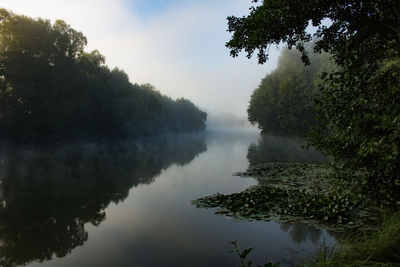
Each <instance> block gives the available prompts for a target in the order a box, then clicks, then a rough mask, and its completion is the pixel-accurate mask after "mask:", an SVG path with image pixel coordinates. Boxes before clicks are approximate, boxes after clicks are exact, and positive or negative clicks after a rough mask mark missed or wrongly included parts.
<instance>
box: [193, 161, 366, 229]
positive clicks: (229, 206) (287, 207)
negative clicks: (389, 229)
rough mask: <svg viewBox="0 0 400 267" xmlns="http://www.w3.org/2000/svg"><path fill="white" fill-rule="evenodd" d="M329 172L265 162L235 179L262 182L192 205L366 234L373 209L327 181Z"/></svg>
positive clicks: (245, 216) (247, 217) (233, 214)
mask: <svg viewBox="0 0 400 267" xmlns="http://www.w3.org/2000/svg"><path fill="white" fill-rule="evenodd" d="M328 172H329V169H328V167H326V166H321V165H313V164H305V163H263V164H257V165H253V166H250V167H249V168H248V169H247V170H246V171H244V172H238V173H236V174H235V175H239V176H251V177H254V178H256V179H257V180H258V181H259V184H258V185H255V186H252V187H250V188H248V189H246V190H244V191H243V192H240V193H234V194H229V195H222V194H216V195H212V196H208V197H203V198H199V199H197V200H194V201H192V204H194V205H196V206H197V207H198V208H217V210H216V214H223V215H226V216H230V217H233V218H235V219H236V220H239V221H241V220H264V221H269V220H274V221H279V222H303V223H307V224H312V225H314V226H317V227H319V228H326V229H331V230H335V231H345V230H348V229H355V228H357V229H367V228H369V225H371V218H373V216H371V209H369V208H366V205H365V202H363V201H362V196H360V195H358V194H354V192H353V190H352V188H349V187H347V188H346V187H341V186H338V185H337V184H335V183H334V182H333V181H331V180H330V179H328V178H327V177H328V176H327V174H328Z"/></svg>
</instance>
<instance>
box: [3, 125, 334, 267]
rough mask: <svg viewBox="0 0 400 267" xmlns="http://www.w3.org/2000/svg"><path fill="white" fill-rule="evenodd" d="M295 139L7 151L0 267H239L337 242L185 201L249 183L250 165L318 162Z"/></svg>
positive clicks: (205, 136) (303, 228) (235, 136)
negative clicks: (235, 248)
mask: <svg viewBox="0 0 400 267" xmlns="http://www.w3.org/2000/svg"><path fill="white" fill-rule="evenodd" d="M302 145H303V141H302V140H301V139H296V138H284V137H273V136H268V137H265V138H264V139H260V135H259V133H258V132H256V131H253V130H231V131H223V130H219V131H218V130H214V131H206V132H204V133H200V134H192V135H169V136H168V135H167V136H163V137H159V138H146V139H143V140H141V141H140V142H139V141H125V142H115V143H108V144H81V145H70V146H58V147H57V148H50V147H47V148H40V149H38V148H32V147H31V148H27V147H21V146H20V147H15V146H7V145H3V146H2V150H1V154H0V181H1V184H0V200H1V203H0V204H1V205H0V253H1V262H0V263H1V264H0V265H7V264H8V265H11V266H14V265H16V266H18V265H28V266H164V267H165V266H238V265H239V258H238V257H237V256H235V255H233V254H231V253H230V252H229V251H230V250H232V245H231V244H229V242H230V241H233V240H237V242H238V243H239V245H240V247H241V248H242V249H244V248H248V247H255V250H254V251H252V252H251V253H250V255H249V257H248V259H251V260H252V261H253V264H261V263H265V262H268V261H270V260H272V261H281V262H282V264H283V266H284V265H285V264H287V263H285V262H286V261H289V262H290V261H292V260H293V257H296V256H305V255H307V254H308V253H312V252H313V251H315V250H316V248H317V247H318V246H319V245H321V244H322V243H323V242H325V243H330V242H333V241H334V237H333V236H334V233H331V232H328V231H325V230H320V229H316V228H314V227H312V226H308V225H304V224H300V223H283V224H279V223H276V222H272V221H270V222H265V221H253V222H236V221H235V220H233V219H231V218H227V217H225V216H221V215H215V214H214V210H213V209H198V208H196V207H195V206H193V205H191V204H190V202H191V200H194V199H196V198H199V197H204V196H207V195H211V194H215V193H233V192H239V191H242V190H244V189H246V188H247V187H249V186H251V185H255V184H257V181H256V180H255V179H253V178H242V177H237V176H233V175H232V174H233V173H235V172H237V171H241V170H244V169H246V167H247V166H248V164H249V162H252V163H256V162H260V161H264V160H267V161H288V162H296V161H298V162H310V163H321V162H324V161H325V159H323V158H322V157H321V155H319V154H318V153H317V152H315V151H312V150H309V151H304V150H302V149H301V146H302Z"/></svg>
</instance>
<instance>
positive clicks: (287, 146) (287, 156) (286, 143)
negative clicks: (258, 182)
mask: <svg viewBox="0 0 400 267" xmlns="http://www.w3.org/2000/svg"><path fill="white" fill-rule="evenodd" d="M306 145H307V143H306V142H305V140H304V139H303V138H300V137H282V136H272V135H265V136H262V137H260V139H259V140H258V142H257V144H255V143H253V144H251V145H250V146H249V148H248V153H247V158H248V160H249V162H250V164H257V163H263V162H301V163H314V164H321V163H326V162H327V161H328V159H327V158H326V157H324V156H323V155H322V154H321V153H319V152H318V151H316V150H315V149H313V148H308V149H307V148H305V146H306Z"/></svg>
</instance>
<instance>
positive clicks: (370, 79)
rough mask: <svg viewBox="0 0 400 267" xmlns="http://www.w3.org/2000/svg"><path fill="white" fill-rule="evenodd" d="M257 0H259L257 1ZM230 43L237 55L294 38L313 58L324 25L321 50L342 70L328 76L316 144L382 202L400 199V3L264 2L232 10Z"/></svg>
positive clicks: (341, 173)
mask: <svg viewBox="0 0 400 267" xmlns="http://www.w3.org/2000/svg"><path fill="white" fill-rule="evenodd" d="M253 2H255V3H257V2H258V1H257V0H256V1H253ZM228 23H229V29H228V30H229V31H230V32H233V36H232V39H231V41H229V42H228V43H227V47H228V48H230V49H231V55H232V56H237V55H238V53H239V52H240V51H241V50H245V51H246V52H247V53H248V57H250V56H251V55H252V54H253V52H254V51H255V50H258V51H259V53H258V58H259V62H260V63H264V62H265V61H266V59H267V58H268V48H269V47H270V46H271V45H274V44H279V43H280V42H282V41H283V42H286V43H287V44H288V46H289V48H290V47H292V46H296V47H297V49H298V50H300V52H301V53H302V55H303V56H302V59H303V62H305V63H306V64H308V63H309V57H308V55H307V51H306V49H305V43H307V42H309V41H311V39H312V36H311V35H310V34H309V33H307V32H306V28H307V26H308V25H309V24H310V23H311V24H312V25H313V26H315V27H317V29H318V30H317V32H316V34H315V35H316V36H317V37H319V38H320V39H319V40H318V41H317V42H316V45H315V50H316V51H322V50H324V51H327V52H329V53H331V54H332V56H333V59H334V61H335V63H336V64H337V65H338V67H339V71H336V72H330V73H328V74H327V75H325V76H324V82H323V83H322V88H321V91H322V96H321V98H320V100H319V103H318V106H317V108H316V110H317V114H318V115H319V122H320V123H319V124H318V125H317V126H316V127H315V129H314V131H313V132H312V134H311V135H310V138H309V140H310V142H311V144H313V145H315V146H316V147H317V148H319V149H320V150H322V151H324V152H325V153H327V154H329V155H332V156H333V157H334V161H335V168H336V174H337V178H339V179H345V180H354V181H357V182H358V183H359V185H360V187H362V188H364V189H365V192H366V193H367V194H369V195H371V194H372V195H375V196H376V199H377V200H379V201H380V203H381V205H382V206H395V207H398V205H399V204H400V202H399V199H400V181H399V178H398V177H399V174H400V167H399V166H400V154H399V150H400V108H399V107H400V94H399V84H400V76H399V71H400V60H399V57H400V3H399V1H393V0H374V1H354V0H340V1H325V0H324V1H320V0H307V1H292V0H290V1H289V0H271V1H262V2H261V3H259V4H257V5H256V6H254V7H252V8H251V12H250V15H249V16H247V17H242V18H237V17H229V18H228Z"/></svg>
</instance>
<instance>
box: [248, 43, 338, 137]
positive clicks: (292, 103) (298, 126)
mask: <svg viewBox="0 0 400 267" xmlns="http://www.w3.org/2000/svg"><path fill="white" fill-rule="evenodd" d="M310 48H311V49H312V47H311V46H310V47H309V48H308V50H310ZM311 53H312V51H311ZM311 62H312V64H311V65H310V66H303V64H302V62H301V60H300V55H299V53H297V51H293V50H289V49H287V48H286V49H284V50H283V51H282V54H281V56H280V58H279V63H278V67H277V69H276V70H275V71H273V72H272V73H270V74H267V75H266V76H265V78H264V79H263V80H262V81H261V84H260V85H259V87H258V88H257V89H256V90H255V91H254V92H253V94H252V96H251V100H250V105H249V108H248V109H247V113H248V119H249V121H250V122H251V123H252V124H258V127H259V128H260V129H261V130H262V132H263V133H272V134H280V135H303V134H304V133H306V132H308V130H309V129H310V126H311V125H314V124H315V123H316V121H315V118H314V117H315V116H314V115H313V114H312V111H311V110H312V108H313V107H314V98H316V97H317V95H318V94H319V89H318V86H317V85H318V81H320V74H321V73H322V72H323V71H327V70H328V69H330V68H331V67H332V66H331V64H330V62H329V55H328V54H326V53H324V54H322V55H321V54H315V53H312V54H311Z"/></svg>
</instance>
